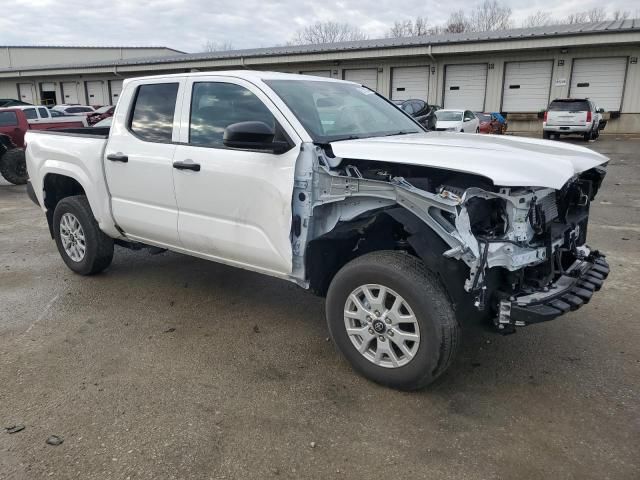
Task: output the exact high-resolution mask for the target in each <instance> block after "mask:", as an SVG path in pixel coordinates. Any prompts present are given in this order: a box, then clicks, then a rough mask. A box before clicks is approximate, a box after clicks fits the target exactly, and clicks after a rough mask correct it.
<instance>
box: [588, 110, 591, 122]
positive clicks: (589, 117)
mask: <svg viewBox="0 0 640 480" xmlns="http://www.w3.org/2000/svg"><path fill="white" fill-rule="evenodd" d="M590 121H591V110H589V111H588V112H587V123H589V122H590Z"/></svg>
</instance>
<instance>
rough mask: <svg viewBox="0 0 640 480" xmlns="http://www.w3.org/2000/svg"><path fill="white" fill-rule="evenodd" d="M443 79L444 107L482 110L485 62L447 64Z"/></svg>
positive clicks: (485, 76) (485, 80)
mask: <svg viewBox="0 0 640 480" xmlns="http://www.w3.org/2000/svg"><path fill="white" fill-rule="evenodd" d="M445 68H446V69H445V79H444V108H460V109H462V110H473V111H476V112H480V111H482V110H484V97H485V92H486V89H487V64H486V63H482V64H475V65H447V66H446V67H445Z"/></svg>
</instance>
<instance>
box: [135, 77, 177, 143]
mask: <svg viewBox="0 0 640 480" xmlns="http://www.w3.org/2000/svg"><path fill="white" fill-rule="evenodd" d="M177 96H178V84H177V83H156V84H151V85H141V86H140V87H138V92H137V94H136V100H135V105H134V107H133V113H132V114H131V120H130V121H129V128H130V129H131V131H132V132H133V133H135V134H136V135H137V136H138V137H140V138H141V139H142V140H147V141H150V142H171V133H172V131H173V115H174V113H175V111H176V98H177Z"/></svg>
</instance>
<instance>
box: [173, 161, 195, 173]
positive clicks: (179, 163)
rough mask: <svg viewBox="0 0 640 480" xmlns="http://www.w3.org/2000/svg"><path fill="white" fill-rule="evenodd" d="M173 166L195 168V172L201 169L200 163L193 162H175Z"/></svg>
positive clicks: (179, 168) (180, 168) (182, 168)
mask: <svg viewBox="0 0 640 480" xmlns="http://www.w3.org/2000/svg"><path fill="white" fill-rule="evenodd" d="M173 168H177V169H178V170H193V171H194V172H199V171H200V164H199V163H193V162H173Z"/></svg>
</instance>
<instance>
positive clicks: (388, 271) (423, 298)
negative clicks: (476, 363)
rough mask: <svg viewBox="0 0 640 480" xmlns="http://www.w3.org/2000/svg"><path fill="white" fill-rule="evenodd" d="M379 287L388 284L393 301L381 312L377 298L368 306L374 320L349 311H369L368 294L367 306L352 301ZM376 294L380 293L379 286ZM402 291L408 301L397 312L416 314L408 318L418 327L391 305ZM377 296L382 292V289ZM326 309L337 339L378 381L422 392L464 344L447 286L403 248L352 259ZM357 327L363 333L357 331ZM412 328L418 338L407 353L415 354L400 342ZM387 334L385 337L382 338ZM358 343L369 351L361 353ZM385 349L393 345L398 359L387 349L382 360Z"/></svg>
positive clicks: (359, 366)
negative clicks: (360, 334) (358, 333)
mask: <svg viewBox="0 0 640 480" xmlns="http://www.w3.org/2000/svg"><path fill="white" fill-rule="evenodd" d="M373 285H377V286H383V287H385V288H386V289H387V292H388V293H387V296H386V300H387V305H385V306H384V307H382V308H384V310H383V311H379V314H380V315H377V313H376V307H375V305H376V304H375V301H372V303H371V304H369V307H368V310H369V311H370V312H371V314H372V315H371V316H370V319H368V318H363V321H362V322H360V321H359V320H356V319H355V318H353V317H352V316H351V315H345V312H347V311H351V310H352V307H355V308H356V309H357V311H358V312H361V313H363V315H364V314H366V311H367V309H366V301H363V300H362V299H364V298H365V297H364V296H363V297H362V299H360V303H359V305H361V306H362V307H363V309H358V308H357V306H356V303H355V302H354V301H353V300H352V299H353V298H359V297H358V296H359V295H364V293H363V292H362V289H363V288H369V287H372V286H373ZM359 289H360V290H359ZM371 292H373V293H375V287H374V288H373V289H372V290H371ZM352 294H353V295H355V297H354V296H353V295H352ZM396 295H397V296H399V297H400V298H401V300H402V301H403V302H404V303H402V305H403V307H402V308H403V310H401V309H396V311H398V312H401V311H403V312H405V314H407V313H409V314H410V313H411V312H413V317H411V316H409V317H406V316H405V317H403V318H413V320H412V321H413V322H414V324H415V325H413V327H414V328H408V326H409V324H407V323H404V322H397V317H396V315H395V314H394V315H392V311H393V310H394V309H389V307H390V302H391V303H393V304H394V305H395V300H397V299H398V297H397V296H396ZM376 296H378V297H380V296H381V290H378V293H377V294H376ZM394 297H395V298H394ZM378 299H379V298H378ZM404 305H406V306H407V308H404ZM326 312H327V323H328V325H329V332H330V334H331V338H332V339H333V341H334V343H335V344H336V346H337V347H338V349H339V350H340V351H341V353H342V354H343V355H344V356H345V357H346V358H347V360H348V361H349V362H350V363H351V365H352V366H353V368H354V369H355V370H356V371H357V372H359V373H360V374H361V375H363V376H364V377H366V378H368V379H370V380H372V381H374V382H377V383H380V384H382V385H386V386H388V387H393V388H397V389H400V390H417V389H421V388H424V387H426V386H427V385H429V384H430V383H431V382H433V381H434V380H435V379H436V378H438V377H439V376H440V375H441V374H442V373H443V372H444V371H445V370H447V368H448V367H449V365H450V364H451V362H452V360H453V358H454V355H455V353H456V350H457V347H458V344H459V342H460V327H459V325H458V322H457V320H456V316H455V313H454V310H453V307H452V305H451V301H450V300H449V297H448V295H447V293H446V292H445V290H444V287H443V286H442V284H441V283H440V281H439V280H438V278H437V277H436V276H435V275H434V274H433V273H431V272H430V271H428V270H427V268H426V267H425V266H424V264H423V263H422V261H420V260H419V259H418V258H415V257H413V256H411V255H409V254H407V253H403V252H397V251H388V250H386V251H379V252H373V253H369V254H366V255H363V256H361V257H358V258H356V259H355V260H352V261H351V262H349V263H347V264H346V265H345V266H344V267H342V269H341V270H340V271H339V272H338V273H337V274H336V276H335V277H334V279H333V281H332V282H331V285H330V286H329V291H328V294H327V300H326ZM387 314H388V316H387ZM352 315H356V314H355V313H354V314H352ZM360 317H361V318H362V315H361V316H360ZM390 317H391V319H390ZM347 323H349V325H350V328H353V329H354V330H352V335H351V336H350V335H349V334H348V333H347V325H346V324H347ZM388 323H391V325H388ZM381 324H382V326H381ZM374 328H375V330H374ZM382 328H384V330H382ZM407 328H408V329H407ZM355 329H358V331H359V332H362V333H363V336H362V337H360V336H359V335H354V334H353V332H355ZM393 331H395V335H394V333H393ZM412 331H413V336H412V338H417V339H418V341H417V342H411V341H408V340H404V341H402V344H403V345H404V347H406V349H407V351H409V350H411V351H412V352H411V353H412V355H405V353H404V350H400V348H399V344H398V340H399V339H401V337H402V336H403V335H405V338H406V337H407V336H411V335H412V333H411V332H412ZM379 332H382V334H381V335H379ZM403 332H404V333H403ZM371 333H373V335H372V334H371ZM416 334H417V336H416ZM381 337H385V340H384V341H382V342H381V341H380V338H381ZM365 338H367V339H368V340H365ZM358 341H360V346H361V348H362V349H363V351H364V352H365V353H360V351H358V349H357V345H356V344H357V343H358ZM374 343H375V350H373V347H374ZM365 348H366V350H365ZM379 349H380V352H386V351H389V350H388V349H393V350H394V352H393V355H394V357H395V363H394V362H393V360H392V357H391V356H390V355H389V354H387V353H381V356H380V361H378V362H376V359H377V358H378V350H379ZM398 353H400V355H398ZM372 357H373V359H372ZM385 364H386V365H385Z"/></svg>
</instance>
